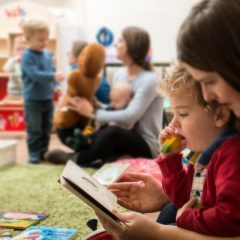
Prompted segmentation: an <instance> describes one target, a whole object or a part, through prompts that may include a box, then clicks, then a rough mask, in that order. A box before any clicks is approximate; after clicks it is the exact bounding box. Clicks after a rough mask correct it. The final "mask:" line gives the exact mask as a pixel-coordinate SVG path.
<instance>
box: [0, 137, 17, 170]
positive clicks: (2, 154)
mask: <svg viewBox="0 0 240 240" xmlns="http://www.w3.org/2000/svg"><path fill="white" fill-rule="evenodd" d="M16 146H17V140H0V168H1V167H3V166H7V165H10V164H14V163H15V162H16Z"/></svg>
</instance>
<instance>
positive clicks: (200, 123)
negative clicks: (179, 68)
mask: <svg viewBox="0 0 240 240" xmlns="http://www.w3.org/2000/svg"><path fill="white" fill-rule="evenodd" d="M169 101H170V103H171V106H172V111H173V114H174V117H173V120H172V122H171V123H172V126H173V127H174V128H175V132H176V133H177V134H179V135H181V136H182V137H183V139H184V140H183V142H184V145H185V146H186V147H188V148H189V149H191V150H192V151H203V150H204V149H206V147H207V146H208V145H209V144H210V143H212V141H213V140H214V139H215V138H216V137H217V136H218V135H219V133H220V132H221V131H222V128H219V127H217V126H216V122H215V120H216V117H215V113H214V112H210V111H208V110H206V109H205V108H203V107H202V106H200V105H199V104H198V103H197V100H196V99H195V97H193V96H191V95H187V93H186V92H185V93H182V94H178V95H177V96H174V97H169Z"/></svg>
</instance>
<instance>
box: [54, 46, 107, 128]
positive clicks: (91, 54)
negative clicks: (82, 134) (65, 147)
mask: <svg viewBox="0 0 240 240" xmlns="http://www.w3.org/2000/svg"><path fill="white" fill-rule="evenodd" d="M104 63H105V49H104V47H103V46H102V45H100V44H98V43H89V44H88V45H87V46H86V47H84V49H83V50H82V52H81V53H80V55H79V57H78V66H79V67H78V69H76V70H73V71H71V73H70V74H69V77H68V79H67V84H68V86H67V91H66V94H65V96H64V97H63V99H62V101H61V102H60V104H59V107H58V110H57V112H56V113H55V116H54V125H55V126H56V127H57V128H60V129H65V128H74V127H75V126H78V127H80V128H82V129H83V128H84V127H85V126H86V125H87V124H88V122H89V118H87V117H84V116H82V115H80V114H79V113H77V112H75V111H73V110H71V109H69V108H68V107H67V101H68V97H69V96H70V97H75V96H79V97H85V98H86V99H87V100H89V101H90V102H92V103H94V99H95V98H94V96H95V92H96V91H97V89H98V87H99V85H100V83H101V77H100V76H99V74H100V72H101V70H102V68H103V66H104Z"/></svg>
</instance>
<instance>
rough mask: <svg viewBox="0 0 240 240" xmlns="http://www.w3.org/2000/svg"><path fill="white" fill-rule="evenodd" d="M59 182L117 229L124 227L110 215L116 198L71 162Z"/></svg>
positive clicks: (115, 217)
mask: <svg viewBox="0 0 240 240" xmlns="http://www.w3.org/2000/svg"><path fill="white" fill-rule="evenodd" d="M59 182H60V183H61V184H62V185H63V186H64V187H66V188H67V189H68V190H69V191H71V192H72V193H73V194H75V195H76V196H77V197H79V198H80V199H81V200H83V201H84V202H85V203H86V204H88V205H89V206H90V207H91V208H93V209H94V210H96V211H98V212H100V213H102V214H103V215H104V216H105V217H106V218H107V219H108V220H109V221H111V222H112V223H113V224H115V225H117V226H118V227H121V226H123V225H124V223H123V222H122V221H121V220H120V219H119V218H118V217H117V216H116V215H115V214H114V213H112V210H113V209H114V208H116V205H117V198H116V196H115V195H114V194H113V193H112V192H111V191H109V190H108V189H107V188H106V187H105V186H103V185H102V184H100V183H99V182H98V181H97V180H95V179H94V178H93V177H92V176H90V175H89V174H88V173H86V172H85V171H84V170H83V169H82V168H80V167H79V166H78V165H77V164H75V163H74V162H73V161H71V160H69V161H68V162H67V164H66V166H65V168H64V170H63V172H62V175H61V176H60V179H59Z"/></svg>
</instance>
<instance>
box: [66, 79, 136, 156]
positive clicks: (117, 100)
mask: <svg viewBox="0 0 240 240" xmlns="http://www.w3.org/2000/svg"><path fill="white" fill-rule="evenodd" d="M132 97H133V90H132V87H131V85H130V84H129V83H128V82H120V83H117V84H115V85H114V86H113V88H112V89H111V92H110V104H109V106H108V107H107V108H106V110H111V111H112V110H121V109H124V108H126V107H127V106H128V104H129V102H130V101H131V99H132ZM93 125H94V126H92V128H91V129H92V131H91V130H89V129H90V126H89V125H88V126H86V128H85V129H84V130H83V131H81V130H80V129H78V128H77V129H75V131H74V136H75V138H72V137H69V138H68V139H67V145H68V146H69V147H71V148H73V149H74V150H75V151H79V150H81V149H82V148H83V147H87V146H88V145H89V144H91V143H92V141H93V140H94V139H95V138H96V137H97V135H98V134H99V133H100V132H101V131H102V129H104V128H106V127H107V126H110V125H116V123H114V122H110V123H108V124H104V125H101V124H100V123H99V122H95V123H94V124H93ZM122 127H124V126H123V125H122ZM88 130H89V131H88Z"/></svg>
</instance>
